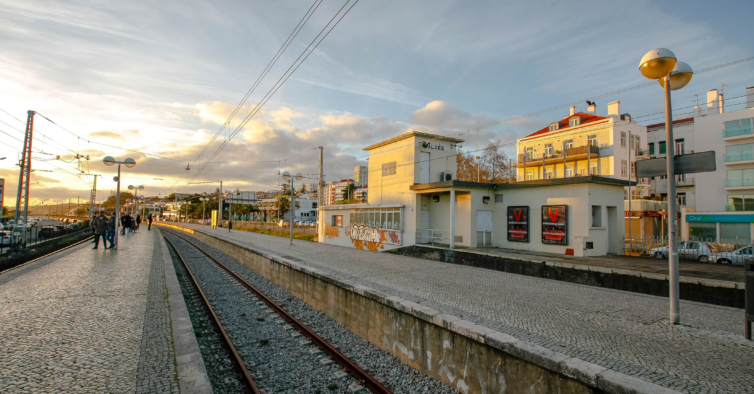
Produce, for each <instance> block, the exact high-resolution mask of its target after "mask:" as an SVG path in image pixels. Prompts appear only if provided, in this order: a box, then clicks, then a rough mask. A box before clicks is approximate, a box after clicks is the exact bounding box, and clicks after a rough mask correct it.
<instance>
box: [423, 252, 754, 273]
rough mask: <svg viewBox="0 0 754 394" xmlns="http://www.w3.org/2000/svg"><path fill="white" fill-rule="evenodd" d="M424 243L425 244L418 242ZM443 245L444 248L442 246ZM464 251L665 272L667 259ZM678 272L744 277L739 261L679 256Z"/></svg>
mask: <svg viewBox="0 0 754 394" xmlns="http://www.w3.org/2000/svg"><path fill="white" fill-rule="evenodd" d="M422 246H428V245H422ZM443 249H444V248H443ZM459 250H461V251H464V252H470V253H479V254H485V255H491V256H500V257H507V258H512V259H518V260H527V261H535V262H542V261H547V262H551V263H567V264H579V265H584V266H596V267H605V268H613V269H623V270H630V271H640V272H649V273H655V274H664V275H667V274H668V260H667V259H653V258H650V257H634V256H601V257H575V256H565V255H562V254H555V253H542V252H530V251H526V250H514V249H499V248H463V249H459ZM678 266H679V271H680V274H681V276H688V277H694V278H704V279H717V280H725V281H730V282H743V281H744V279H745V278H744V267H743V266H742V265H720V264H714V263H698V262H693V261H687V260H681V261H680V262H679V263H678Z"/></svg>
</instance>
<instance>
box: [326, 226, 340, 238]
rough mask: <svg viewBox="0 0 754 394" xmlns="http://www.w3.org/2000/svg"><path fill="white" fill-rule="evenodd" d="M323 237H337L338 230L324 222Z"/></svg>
mask: <svg viewBox="0 0 754 394" xmlns="http://www.w3.org/2000/svg"><path fill="white" fill-rule="evenodd" d="M325 237H327V238H329V239H333V238H338V237H340V232H339V231H338V228H337V227H335V226H331V225H329V224H325Z"/></svg>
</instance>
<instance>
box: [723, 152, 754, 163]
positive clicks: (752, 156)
mask: <svg viewBox="0 0 754 394" xmlns="http://www.w3.org/2000/svg"><path fill="white" fill-rule="evenodd" d="M752 160H754V152H746V153H731V154H726V155H724V156H723V161H724V162H725V163H736V162H744V161H752Z"/></svg>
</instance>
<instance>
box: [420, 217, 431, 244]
mask: <svg viewBox="0 0 754 394" xmlns="http://www.w3.org/2000/svg"><path fill="white" fill-rule="evenodd" d="M418 243H420V244H426V243H429V211H421V216H420V219H419V242H418Z"/></svg>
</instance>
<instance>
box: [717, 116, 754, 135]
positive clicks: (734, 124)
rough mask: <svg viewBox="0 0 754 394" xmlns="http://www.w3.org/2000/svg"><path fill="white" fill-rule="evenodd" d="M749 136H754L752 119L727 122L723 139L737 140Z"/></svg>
mask: <svg viewBox="0 0 754 394" xmlns="http://www.w3.org/2000/svg"><path fill="white" fill-rule="evenodd" d="M748 135H754V131H753V130H752V120H751V118H749V119H741V120H732V121H729V122H725V129H724V130H723V138H735V137H743V136H748Z"/></svg>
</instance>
